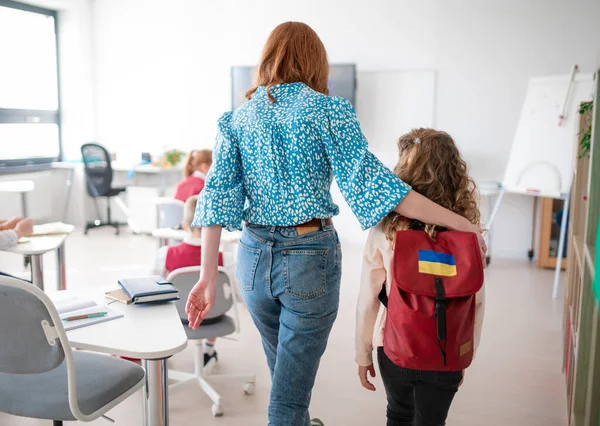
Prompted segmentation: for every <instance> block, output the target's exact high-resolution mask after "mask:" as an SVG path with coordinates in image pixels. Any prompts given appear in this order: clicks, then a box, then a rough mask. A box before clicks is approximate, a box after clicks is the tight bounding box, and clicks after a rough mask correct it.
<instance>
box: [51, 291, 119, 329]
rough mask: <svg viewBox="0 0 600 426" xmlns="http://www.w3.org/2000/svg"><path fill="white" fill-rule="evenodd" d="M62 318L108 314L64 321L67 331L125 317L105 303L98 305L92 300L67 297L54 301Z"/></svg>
mask: <svg viewBox="0 0 600 426" xmlns="http://www.w3.org/2000/svg"><path fill="white" fill-rule="evenodd" d="M54 306H55V307H56V310H57V311H58V314H59V315H60V318H61V319H63V318H68V317H74V316H77V315H88V314H94V313H97V312H106V313H107V314H106V315H104V316H102V317H97V318H84V319H79V320H74V321H63V326H64V327H65V330H66V331H69V330H75V329H76V328H81V327H87V326H88V325H92V324H98V323H101V322H106V321H111V320H114V319H117V318H123V314H120V313H118V312H114V311H111V310H110V309H108V308H107V307H106V306H105V305H98V304H97V303H96V302H94V301H92V300H85V299H79V298H72V299H65V300H61V301H58V302H55V303H54Z"/></svg>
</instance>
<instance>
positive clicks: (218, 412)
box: [212, 404, 223, 417]
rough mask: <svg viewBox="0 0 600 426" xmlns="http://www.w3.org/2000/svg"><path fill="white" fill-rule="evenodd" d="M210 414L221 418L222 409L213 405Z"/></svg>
mask: <svg viewBox="0 0 600 426" xmlns="http://www.w3.org/2000/svg"><path fill="white" fill-rule="evenodd" d="M212 413H213V416H214V417H221V416H222V415H223V407H221V406H220V405H217V404H213V406H212Z"/></svg>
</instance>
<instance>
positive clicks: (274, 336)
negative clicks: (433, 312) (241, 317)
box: [237, 221, 342, 426]
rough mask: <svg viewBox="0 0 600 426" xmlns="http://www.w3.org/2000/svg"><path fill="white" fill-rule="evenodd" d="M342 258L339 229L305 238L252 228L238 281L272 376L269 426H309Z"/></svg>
mask: <svg viewBox="0 0 600 426" xmlns="http://www.w3.org/2000/svg"><path fill="white" fill-rule="evenodd" d="M341 260H342V251H341V247H340V243H339V239H338V236H337V233H336V231H335V229H334V228H333V225H327V224H326V223H325V222H324V221H322V222H321V227H320V229H319V230H318V231H315V232H311V233H308V234H305V235H298V232H297V230H296V228H295V227H274V226H256V225H248V226H247V227H245V228H244V232H243V233H242V238H241V241H240V247H239V251H238V261H237V276H238V282H239V285H240V287H241V292H242V295H243V298H244V301H245V302H246V305H247V307H248V310H249V311H250V315H251V316H252V319H253V321H254V324H256V327H257V328H258V330H259V332H260V335H261V337H262V343H263V348H264V351H265V354H266V356H267V363H268V365H269V369H270V371H271V380H272V387H271V399H270V403H269V425H270V426H309V425H310V417H309V414H308V407H309V404H310V397H311V392H312V388H313V385H314V382H315V377H316V375H317V370H318V368H319V361H320V359H321V356H322V355H323V352H325V347H326V346H327V339H328V338H329V332H330V331H331V327H332V326H333V323H334V321H335V318H336V315H337V311H338V306H339V295H340V278H341V266H342V265H341Z"/></svg>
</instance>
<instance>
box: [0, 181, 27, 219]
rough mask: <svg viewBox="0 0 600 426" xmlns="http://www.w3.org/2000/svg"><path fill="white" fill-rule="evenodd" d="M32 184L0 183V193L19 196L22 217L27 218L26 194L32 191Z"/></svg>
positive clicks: (19, 182) (17, 182) (24, 182)
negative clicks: (10, 193) (11, 193)
mask: <svg viewBox="0 0 600 426" xmlns="http://www.w3.org/2000/svg"><path fill="white" fill-rule="evenodd" d="M33 189H34V184H33V181H32V180H14V181H9V182H0V192H13V193H17V194H21V212H22V214H23V217H29V211H28V209H27V193H28V192H31V191H33Z"/></svg>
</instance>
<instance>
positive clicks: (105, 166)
mask: <svg viewBox="0 0 600 426" xmlns="http://www.w3.org/2000/svg"><path fill="white" fill-rule="evenodd" d="M81 155H82V158H83V164H84V166H85V177H86V186H87V193H88V195H89V196H90V197H92V198H93V200H94V207H95V208H96V215H97V219H96V220H94V221H91V222H90V221H88V222H86V224H85V231H84V233H85V234H86V235H87V233H88V231H89V230H90V229H92V228H100V227H103V226H112V227H114V228H115V233H116V234H117V235H119V228H120V227H121V226H125V225H127V224H126V223H123V222H115V221H113V220H112V217H111V208H110V200H111V198H113V197H117V196H118V195H119V194H120V193H121V192H124V191H125V188H122V187H120V188H113V187H112V186H111V185H112V180H113V169H112V165H111V159H110V155H109V154H108V151H107V150H106V148H104V147H103V146H102V145H98V144H96V143H86V144H83V145H81ZM99 197H106V222H103V221H102V220H101V219H100V217H101V215H100V210H99V209H98V198H99Z"/></svg>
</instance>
